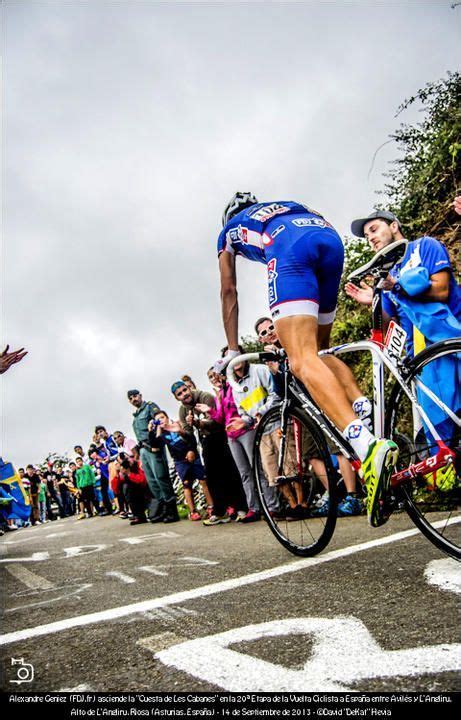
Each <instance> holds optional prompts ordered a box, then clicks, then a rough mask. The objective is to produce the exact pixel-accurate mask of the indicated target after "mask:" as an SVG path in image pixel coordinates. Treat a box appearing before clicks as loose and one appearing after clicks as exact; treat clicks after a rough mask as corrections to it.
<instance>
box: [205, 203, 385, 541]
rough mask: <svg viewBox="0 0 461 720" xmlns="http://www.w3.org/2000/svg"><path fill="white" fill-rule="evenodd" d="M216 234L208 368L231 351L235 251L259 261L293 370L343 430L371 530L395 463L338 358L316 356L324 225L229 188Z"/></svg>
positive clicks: (332, 282) (335, 280) (336, 248)
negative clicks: (214, 346)
mask: <svg viewBox="0 0 461 720" xmlns="http://www.w3.org/2000/svg"><path fill="white" fill-rule="evenodd" d="M222 221H223V229H222V231H221V233H220V235H219V238H218V255H219V269H220V275H221V304H222V316H223V324H224V330H225V333H226V336H227V341H228V346H229V350H228V353H227V355H226V357H225V358H224V363H223V362H222V361H219V360H218V361H217V363H216V365H215V367H216V368H217V369H218V370H219V369H222V366H223V364H225V363H226V362H229V360H231V359H232V358H233V357H235V356H236V355H238V354H239V351H238V299H237V276H236V256H237V255H242V256H243V257H246V258H247V259H249V260H254V261H257V262H262V263H264V264H266V265H267V273H268V290H269V306H270V310H271V313H272V318H273V320H274V323H275V328H276V331H277V335H278V337H279V340H280V342H281V344H282V346H283V348H284V349H285V351H286V353H287V355H288V359H289V362H290V367H291V370H292V372H293V373H294V375H295V376H296V377H297V378H298V379H299V380H301V382H303V383H304V385H305V386H306V387H307V388H308V390H309V392H310V393H311V395H312V397H313V398H314V400H315V401H316V402H317V403H318V405H319V406H320V408H321V409H322V410H323V411H324V412H325V413H326V415H328V417H329V418H330V419H331V420H332V421H333V422H334V423H335V424H336V426H337V427H338V428H339V429H340V430H341V431H342V432H343V435H344V437H345V438H346V439H347V440H348V441H349V442H350V444H351V445H352V447H353V448H354V450H355V452H356V453H357V455H358V457H359V458H360V460H361V461H362V471H363V477H364V482H365V485H366V488H367V514H368V518H369V522H370V524H371V525H372V526H373V527H378V526H380V525H382V524H383V523H384V522H386V520H387V516H386V514H385V512H384V509H383V502H382V500H383V499H384V498H385V497H386V495H387V493H388V490H389V486H390V478H391V475H392V472H393V469H394V467H395V464H396V462H397V456H398V449H397V446H396V444H395V443H393V442H392V441H390V440H385V439H384V440H380V439H377V438H376V437H374V436H373V435H372V434H371V433H370V431H369V430H368V429H367V428H366V426H365V425H364V424H363V422H362V421H361V420H360V419H358V418H357V416H356V415H355V413H354V411H353V410H352V407H351V404H350V402H349V400H348V397H347V394H346V391H345V389H344V385H343V383H342V375H344V372H345V366H344V364H343V363H342V361H340V360H339V359H338V358H333V357H328V358H325V359H324V360H321V359H320V358H319V357H318V351H319V349H324V348H326V347H328V344H329V338H330V333H331V328H332V325H333V320H334V317H335V312H336V303H337V297H338V289H339V282H340V278H341V273H342V268H343V260H344V249H343V244H342V241H341V238H340V237H339V235H338V234H337V232H336V231H335V230H334V228H333V227H332V225H331V224H330V223H329V222H328V221H327V220H326V219H325V218H324V217H323V216H322V215H321V214H320V213H319V212H317V211H316V210H313V209H312V208H310V207H308V206H307V205H302V204H300V203H297V202H293V201H276V202H263V203H261V202H258V200H257V198H256V197H255V196H254V195H253V194H252V193H250V192H237V193H236V194H235V195H234V196H233V197H232V198H231V200H230V202H229V203H228V205H227V206H226V208H225V210H224V214H223V218H222Z"/></svg>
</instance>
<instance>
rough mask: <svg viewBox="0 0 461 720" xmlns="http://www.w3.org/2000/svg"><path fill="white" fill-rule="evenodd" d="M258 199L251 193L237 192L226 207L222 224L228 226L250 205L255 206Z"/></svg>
mask: <svg viewBox="0 0 461 720" xmlns="http://www.w3.org/2000/svg"><path fill="white" fill-rule="evenodd" d="M257 202H258V199H257V198H256V197H255V196H254V195H253V193H251V192H236V193H235V195H232V197H231V199H230V200H229V202H228V203H227V205H226V208H225V210H224V212H223V216H222V224H223V227H224V225H227V223H228V222H229V220H230V219H231V218H232V217H234V215H237V213H239V212H240V211H241V210H244V209H245V208H246V207H250V205H255V204H256V203H257Z"/></svg>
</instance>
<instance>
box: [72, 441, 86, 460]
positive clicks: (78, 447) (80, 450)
mask: <svg viewBox="0 0 461 720" xmlns="http://www.w3.org/2000/svg"><path fill="white" fill-rule="evenodd" d="M74 452H75V455H76V456H77V457H81V458H82V460H83V462H84V463H87V462H88V455H85V453H84V452H83V448H82V446H81V445H75V446H74Z"/></svg>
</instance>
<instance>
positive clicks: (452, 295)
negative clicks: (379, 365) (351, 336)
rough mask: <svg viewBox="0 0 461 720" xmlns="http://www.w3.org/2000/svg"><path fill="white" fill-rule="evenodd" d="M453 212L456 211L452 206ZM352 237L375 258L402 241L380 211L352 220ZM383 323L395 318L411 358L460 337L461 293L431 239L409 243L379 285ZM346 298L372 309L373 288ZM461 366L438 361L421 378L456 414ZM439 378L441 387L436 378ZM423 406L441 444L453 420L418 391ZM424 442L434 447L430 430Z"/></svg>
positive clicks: (394, 223)
mask: <svg viewBox="0 0 461 720" xmlns="http://www.w3.org/2000/svg"><path fill="white" fill-rule="evenodd" d="M455 207H456V206H455ZM351 229H352V232H353V233H354V235H358V236H360V237H365V239H366V240H368V242H369V244H370V246H371V247H372V249H373V251H374V252H375V253H377V252H379V251H380V250H383V249H384V248H385V247H387V246H388V245H390V244H391V243H394V242H396V241H404V239H405V238H404V235H403V232H402V226H401V224H400V221H399V220H398V218H397V217H396V216H395V215H394V214H393V213H391V212H387V211H381V210H378V211H376V212H373V213H371V214H370V215H369V216H368V217H366V218H360V219H358V220H354V221H353V223H352V225H351ZM381 285H382V287H383V289H384V291H385V292H384V293H383V295H382V307H383V312H384V316H385V318H387V319H389V318H396V319H397V320H398V322H399V324H400V325H401V326H402V328H403V329H404V330H405V332H406V333H407V338H406V347H407V353H408V354H409V355H410V356H412V355H414V354H417V353H418V352H421V351H422V350H423V348H424V347H426V346H427V345H430V344H432V343H435V342H437V341H440V340H446V339H448V338H453V337H458V336H459V335H461V288H460V286H459V285H458V284H457V282H456V280H455V276H454V273H453V268H452V266H451V262H450V258H449V255H448V252H447V250H446V248H445V247H444V246H443V245H442V243H441V242H439V241H438V240H436V239H435V238H433V237H429V236H424V237H420V238H418V239H417V240H413V241H410V242H408V244H407V247H406V250H405V254H404V256H403V258H402V260H401V261H399V262H398V263H396V265H394V267H393V268H392V269H391V271H390V273H389V275H388V276H387V278H386V279H385V280H384V281H382V282H381ZM345 289H346V293H347V294H348V295H349V296H350V297H352V298H353V299H354V300H356V301H357V302H358V303H360V304H362V305H371V303H372V297H373V293H372V289H371V288H370V287H369V286H368V285H367V284H366V283H365V282H363V281H362V282H361V283H360V288H359V287H357V286H356V285H354V284H353V283H351V282H349V283H347V285H346V287H345ZM459 372H460V362H459V360H457V359H456V358H454V357H446V358H440V359H439V360H437V362H436V363H432V365H431V367H429V368H428V369H427V372H426V373H425V384H426V386H427V387H428V388H431V387H437V394H438V397H439V398H440V399H441V400H442V401H443V402H444V403H445V404H446V405H447V406H448V407H449V408H451V410H452V411H453V412H454V413H456V412H459V411H460V410H461V388H460V384H459ZM442 377H443V383H440V378H442ZM417 393H418V399H419V402H420V404H421V405H422V407H423V408H424V409H425V411H426V412H427V414H428V416H429V417H431V419H432V421H433V422H434V426H435V427H436V429H437V431H438V432H439V434H440V436H441V437H442V438H444V439H448V438H450V437H451V435H452V433H453V431H454V424H453V422H452V420H450V419H449V418H447V416H446V414H445V412H443V411H440V409H439V408H438V407H437V406H436V405H435V403H433V402H432V400H431V399H430V398H429V397H428V396H427V395H426V394H425V393H422V392H421V391H419V390H418V391H417ZM425 433H426V438H427V440H428V441H429V442H433V440H432V436H431V433H430V431H429V430H428V428H426V429H425Z"/></svg>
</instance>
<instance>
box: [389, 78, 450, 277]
mask: <svg viewBox="0 0 461 720" xmlns="http://www.w3.org/2000/svg"><path fill="white" fill-rule="evenodd" d="M415 103H419V104H420V105H421V112H422V113H423V119H422V120H421V122H419V123H416V124H415V125H408V124H404V123H402V124H401V125H400V128H399V129H398V130H397V131H396V132H395V133H394V134H393V135H391V139H392V140H394V141H395V142H396V143H397V146H398V149H399V151H400V157H398V158H396V159H395V160H394V161H393V162H392V168H391V170H390V171H389V172H388V173H387V174H386V177H387V178H388V181H387V183H386V185H385V188H384V191H383V194H385V195H386V196H387V201H386V207H388V208H389V207H390V209H391V210H392V211H393V212H394V213H395V214H396V215H397V217H398V218H399V220H400V221H401V223H402V225H403V227H404V228H405V230H406V232H407V235H408V237H409V238H415V237H418V236H421V235H424V234H429V235H435V236H436V237H437V238H438V239H440V240H442V241H443V242H444V243H445V244H446V246H447V248H448V250H449V252H450V254H451V256H452V260H453V262H454V265H455V266H456V268H457V271H458V273H459V272H460V245H461V243H460V240H461V225H460V222H459V216H458V215H456V214H455V212H454V210H453V208H452V202H453V199H454V197H455V195H457V194H459V192H460V189H461V75H460V73H451V72H449V73H448V75H447V77H446V78H445V79H442V80H438V81H436V82H431V83H427V84H426V86H425V87H424V88H422V89H420V90H418V92H417V93H416V94H415V95H414V96H413V97H411V98H409V99H408V100H405V101H404V102H403V103H402V105H401V106H400V107H399V108H398V111H397V115H400V114H401V113H403V112H404V111H405V110H407V109H408V108H409V107H410V106H412V105H414V104H415Z"/></svg>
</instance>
